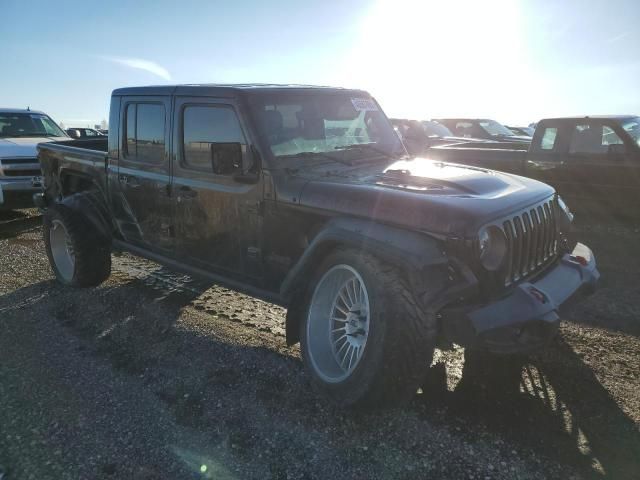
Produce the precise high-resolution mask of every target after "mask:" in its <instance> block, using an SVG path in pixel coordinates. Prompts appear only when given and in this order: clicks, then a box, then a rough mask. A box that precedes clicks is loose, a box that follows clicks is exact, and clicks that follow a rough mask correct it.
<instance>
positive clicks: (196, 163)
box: [182, 105, 246, 172]
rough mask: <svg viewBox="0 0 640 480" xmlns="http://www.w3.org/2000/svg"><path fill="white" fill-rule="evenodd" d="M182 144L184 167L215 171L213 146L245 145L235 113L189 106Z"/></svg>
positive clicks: (183, 116) (187, 107)
mask: <svg viewBox="0 0 640 480" xmlns="http://www.w3.org/2000/svg"><path fill="white" fill-rule="evenodd" d="M182 142H183V143H182V145H183V149H184V150H183V161H184V164H185V167H187V168H191V169H195V170H204V171H207V172H212V171H213V164H212V145H215V144H220V143H240V144H245V143H246V141H245V138H244V134H243V133H242V128H241V127H240V122H239V120H238V117H237V115H236V113H235V111H234V110H233V109H232V108H231V107H226V106H221V105H188V106H186V107H185V108H184V110H183V113H182Z"/></svg>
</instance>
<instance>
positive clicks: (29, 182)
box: [0, 177, 42, 209]
mask: <svg viewBox="0 0 640 480" xmlns="http://www.w3.org/2000/svg"><path fill="white" fill-rule="evenodd" d="M41 191H42V179H41V178H40V177H13V178H12V177H0V208H4V209H9V208H31V207H33V206H34V205H33V194H34V193H38V192H41Z"/></svg>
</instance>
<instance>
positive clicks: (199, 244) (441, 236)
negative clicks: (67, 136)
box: [37, 85, 581, 342]
mask: <svg viewBox="0 0 640 480" xmlns="http://www.w3.org/2000/svg"><path fill="white" fill-rule="evenodd" d="M281 97H282V98H284V99H285V100H287V101H288V102H289V103H287V101H283V102H281V103H278V105H279V107H275V106H273V105H274V104H276V103H277V100H278V99H279V98H281ZM291 99H293V100H291ZM300 99H302V100H300ZM294 100H295V101H296V102H298V103H297V104H295V105H297V106H298V107H300V104H301V105H302V107H300V108H301V109H300V108H299V109H298V110H296V111H292V110H291V108H289V107H288V106H287V105H289V104H291V102H294ZM334 100H335V104H336V105H337V107H336V110H335V111H334V110H331V108H333V107H331V105H332V101H334ZM341 102H342V103H341ZM294 103H295V102H294ZM307 107H308V109H307V110H305V108H307ZM278 108H280V109H281V110H278ZM190 109H191V110H190ZM287 109H289V113H288V117H287V119H286V121H285V120H283V118H284V116H283V113H282V111H285V113H287V112H286V110H287ZM313 109H316V110H313ZM314 111H315V112H316V114H317V115H318V116H319V115H320V114H321V113H318V112H324V113H322V114H323V115H325V116H324V117H318V118H323V119H324V124H321V123H319V122H318V121H317V118H316V117H313V116H310V113H314ZM345 111H348V112H347V113H344V112H345ZM273 112H276V113H273ZM350 112H355V113H350ZM190 115H192V116H190ZM194 115H195V116H194ZM202 115H215V116H216V118H218V119H220V118H226V120H224V122H223V123H219V124H213V123H212V124H207V123H203V122H205V120H202V119H203V118H205V117H203V116H202ZM354 115H355V116H354ZM192 118H195V119H196V121H191V120H190V119H192ZM356 119H359V120H358V121H360V120H363V121H366V122H367V123H366V125H365V124H362V125H365V126H362V125H361V126H360V127H358V129H357V130H353V128H354V127H353V125H352V124H353V123H354V122H355V121H356ZM216 121H219V120H216ZM220 121H221V120H220ZM189 122H191V123H189ZM287 122H289V124H288V123H287ZM291 122H293V123H295V126H294V127H295V128H294V127H292V126H291V125H290V124H291ZM134 124H135V125H136V126H137V127H136V128H133V127H132V125H134ZM329 124H330V125H329ZM369 124H374V125H375V129H372V130H371V132H373V133H370V135H371V138H370V140H369V141H368V142H366V143H356V144H353V145H346V144H338V146H337V147H335V148H330V149H328V150H324V151H314V149H315V148H316V147H317V145H318V144H319V143H318V142H320V143H321V144H322V145H325V144H327V145H328V144H330V142H333V141H334V140H333V138H334V136H340V135H342V137H339V138H351V135H353V138H356V137H358V136H361V135H364V134H363V133H362V132H361V130H362V129H363V128H369ZM214 125H217V127H215V128H214ZM327 125H329V126H327ZM202 127H206V128H202ZM319 127H321V128H320V130H319ZM287 128H288V129H289V130H287ZM189 129H191V130H189ZM292 129H293V130H295V131H296V132H297V131H298V130H301V131H303V132H305V133H304V135H306V136H304V137H303V138H302V137H300V138H299V137H295V138H294V140H293V141H292V140H291V138H292V137H291V131H292ZM296 129H297V130H296ZM212 131H213V132H214V133H215V135H217V136H216V137H215V138H216V139H218V138H221V140H215V141H213V140H206V138H208V137H207V135H208V134H209V133H210V132H212ZM140 132H144V134H141V133H140ZM192 132H196V133H194V134H193V135H195V136H194V137H193V139H188V138H187V134H189V135H191V134H192ZM327 132H329V133H327ZM367 135H369V133H367ZM276 136H277V138H278V140H277V141H274V140H273V138H274V137H276ZM273 142H276V143H273ZM385 142H390V143H385ZM300 143H303V144H308V145H309V146H308V147H304V149H303V150H302V151H301V150H300V149H299V148H298V146H299V144H300ZM396 144H397V145H396ZM274 145H275V147H274ZM86 147H88V148H86ZM383 147H384V148H383ZM278 148H280V149H284V150H283V151H284V154H283V153H277V152H278V150H277V149H278ZM286 149H290V150H291V149H293V150H292V151H293V153H292V154H289V153H288V152H289V150H286ZM307 150H309V151H307ZM39 158H40V161H41V164H42V168H43V172H44V176H45V194H44V196H40V197H39V198H38V199H37V204H38V205H40V206H41V207H42V208H47V205H51V204H55V203H63V204H65V205H66V206H68V207H69V208H72V209H75V210H78V211H80V212H81V213H82V214H83V215H84V216H85V217H87V218H89V219H90V221H91V222H92V224H93V225H95V226H96V228H97V230H98V231H100V232H103V233H104V235H105V236H108V238H109V239H110V241H111V243H112V245H113V246H114V247H115V248H119V249H123V250H128V251H131V252H133V253H135V254H138V255H142V256H145V257H147V258H151V259H153V260H155V261H158V262H160V263H162V264H165V265H168V266H170V267H172V268H177V269H180V270H182V271H186V272H188V273H192V274H196V275H203V276H207V277H208V278H210V279H212V280H213V281H216V282H219V283H222V284H225V285H227V286H229V287H230V288H234V289H237V290H241V291H245V292H247V293H250V294H252V295H255V296H258V297H260V298H264V299H266V300H269V301H275V302H278V303H280V304H282V305H286V306H289V307H291V308H290V309H289V312H288V316H287V338H288V341H290V342H294V341H296V340H297V328H298V322H299V317H300V315H304V311H301V310H300V302H301V301H302V299H303V297H304V292H305V290H306V289H307V288H309V282H310V278H311V277H312V276H313V275H312V274H313V271H314V268H316V266H317V265H318V262H321V260H322V258H323V256H324V255H326V254H327V251H329V250H330V249H332V248H335V247H336V246H342V247H348V248H351V249H353V251H367V252H369V253H370V254H372V255H375V256H377V257H379V258H381V259H383V260H384V261H386V262H388V263H389V264H391V265H394V266H395V267H396V268H398V269H399V270H401V271H402V272H405V273H406V275H407V278H410V282H411V284H412V288H415V290H416V292H418V293H419V297H420V298H421V299H422V301H423V302H424V306H425V308H438V309H441V308H445V307H447V306H449V307H450V306H451V304H458V303H460V302H462V303H463V304H464V305H471V304H472V303H473V302H484V304H491V303H493V302H495V301H496V299H497V298H499V297H500V296H504V295H506V294H508V292H509V291H510V290H512V289H513V288H516V287H517V285H516V283H517V282H516V283H514V284H512V285H509V284H507V283H506V282H505V271H503V270H497V271H495V272H489V271H487V270H486V269H485V268H484V267H483V266H482V264H481V262H480V261H479V240H478V237H479V232H480V231H481V230H482V229H483V228H485V226H487V225H493V226H494V228H502V227H501V225H502V224H501V223H500V222H503V221H505V219H511V218H514V215H516V216H517V215H520V214H521V212H525V213H524V214H523V215H524V216H523V217H522V218H526V215H528V214H527V213H526V212H527V211H529V210H531V211H533V210H535V209H538V208H542V207H540V206H541V205H544V208H545V209H546V212H547V213H544V214H541V216H540V217H539V219H538V223H537V224H534V225H532V227H531V232H529V233H527V235H528V237H527V238H533V237H532V235H538V233H537V232H539V233H540V235H542V233H544V235H546V237H545V239H546V243H545V245H546V247H548V248H549V252H551V251H552V250H551V246H552V245H553V258H551V257H549V261H548V262H546V263H544V264H542V263H540V264H538V263H535V262H534V261H533V260H534V257H536V256H537V255H538V254H539V253H540V252H539V251H538V250H536V249H535V247H534V243H533V241H532V242H531V243H530V244H529V243H527V245H529V246H530V251H528V252H527V255H530V256H531V264H532V267H533V266H535V269H534V268H531V270H530V271H529V270H527V272H528V273H527V275H523V277H522V279H521V280H522V281H527V280H528V279H529V278H530V276H531V275H534V274H535V275H538V276H539V275H550V274H552V272H553V271H555V270H556V269H557V268H560V267H559V264H558V263H557V260H558V258H560V255H561V254H563V253H566V252H564V251H563V250H562V248H564V247H563V246H562V245H564V244H563V243H561V242H560V235H562V234H563V233H564V232H561V231H560V225H562V222H561V221H560V217H561V216H562V215H563V212H562V211H560V210H558V211H556V209H557V201H556V197H555V192H554V190H553V188H551V187H549V186H547V185H545V184H543V183H540V182H538V181H535V180H532V179H528V178H524V177H520V176H516V175H509V174H505V173H499V172H495V171H491V170H488V169H486V168H477V167H469V166H462V165H453V164H450V163H446V162H442V161H432V160H427V159H423V158H410V157H409V156H408V155H407V154H406V151H405V150H404V148H403V147H402V145H401V144H400V143H399V140H398V137H397V136H396V135H395V133H394V132H393V130H392V127H391V125H390V123H389V121H388V119H386V117H385V116H384V114H383V113H382V111H381V109H380V108H379V106H378V105H377V103H376V102H375V100H374V99H373V98H372V97H370V96H369V94H368V93H366V92H364V91H361V90H347V89H334V88H328V87H308V86H282V85H235V86H232V85H181V86H159V87H135V88H126V89H118V90H115V91H114V92H113V96H112V100H111V112H110V118H109V138H108V143H106V142H105V141H102V142H100V143H94V144H91V145H89V144H88V143H87V142H86V141H68V142H57V143H50V144H41V145H40V146H39ZM190 162H201V163H199V164H198V163H195V164H193V163H190ZM518 218H520V217H518ZM536 218H538V217H536ZM508 221H510V220H508ZM516 222H517V220H516ZM495 225H498V227H495ZM519 239H520V237H518V240H519ZM527 242H529V240H527ZM519 245H520V244H519ZM522 245H524V244H522ZM522 245H520V246H519V247H518V248H520V249H522V248H523V247H522ZM546 247H545V248H546ZM540 248H542V243H540ZM519 255H520V254H519ZM521 255H522V256H523V258H524V255H525V253H522V254H521ZM527 258H528V257H527ZM534 264H535V265H534ZM500 268H502V267H500ZM580 286H581V283H580V282H578V281H575V282H572V283H570V284H568V287H567V286H566V285H565V287H566V288H569V289H571V288H573V289H574V290H578V289H579V288H580ZM516 306H517V305H516ZM519 320H521V319H519ZM507 323H509V322H508V321H507ZM471 328H475V327H473V325H472V327H471ZM501 328H502V327H501ZM445 331H446V330H445V329H443V332H445ZM478 333H479V332H478Z"/></svg>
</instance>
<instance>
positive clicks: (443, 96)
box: [342, 0, 531, 118]
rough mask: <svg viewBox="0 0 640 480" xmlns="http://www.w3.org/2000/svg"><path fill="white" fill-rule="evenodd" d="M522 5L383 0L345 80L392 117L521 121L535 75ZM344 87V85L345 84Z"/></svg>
mask: <svg viewBox="0 0 640 480" xmlns="http://www.w3.org/2000/svg"><path fill="white" fill-rule="evenodd" d="M522 22H523V19H522V18H521V13H520V8H519V4H518V2H514V1H511V0H497V1H492V2H479V1H475V0H462V1H457V2H443V1H430V0H382V1H379V2H377V3H376V4H375V5H374V6H373V7H372V8H371V10H370V11H369V12H368V14H366V15H365V19H364V20H363V22H362V24H361V25H360V35H359V40H358V42H357V43H356V45H355V46H354V48H353V50H352V51H351V53H350V55H348V59H347V62H348V65H346V66H345V69H343V71H348V72H349V78H348V82H349V83H353V85H355V86H361V87H364V88H367V89H368V90H370V91H371V92H372V93H373V94H374V95H375V96H376V97H377V98H379V99H381V100H383V102H384V108H385V110H386V111H387V113H388V114H389V115H391V116H406V117H411V118H431V117H437V116H440V115H443V116H454V115H465V116H470V115H478V116H480V115H497V116H501V118H502V117H507V118H513V117H517V116H519V112H517V110H515V109H517V108H518V105H517V102H514V101H513V98H510V97H511V96H512V95H516V94H517V92H519V94H520V95H521V94H522V92H523V91H525V90H524V89H526V88H527V86H528V85H529V84H530V79H531V75H530V73H529V72H528V71H527V68H526V66H525V65H524V64H523V63H522V62H521V61H520V60H519V58H522V57H523V56H524V54H525V53H526V52H525V45H524V42H523V39H522V37H523V33H522V32H523V28H522ZM342 83H345V82H344V81H343V82H342Z"/></svg>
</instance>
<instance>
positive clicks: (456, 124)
mask: <svg viewBox="0 0 640 480" xmlns="http://www.w3.org/2000/svg"><path fill="white" fill-rule="evenodd" d="M436 121H437V122H438V123H440V124H442V125H444V126H446V127H447V128H448V129H449V130H451V131H452V132H453V134H454V135H455V136H456V137H465V138H481V139H484V140H496V141H500V142H513V143H516V144H520V145H521V146H523V147H524V148H527V146H528V144H529V143H530V142H531V137H529V136H523V135H516V134H514V133H513V132H512V131H511V130H509V129H508V128H507V127H505V126H504V125H502V124H501V123H498V122H496V121H495V120H491V119H488V118H441V119H436Z"/></svg>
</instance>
